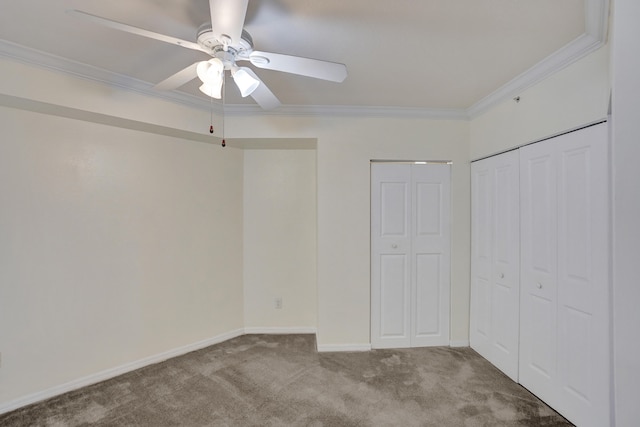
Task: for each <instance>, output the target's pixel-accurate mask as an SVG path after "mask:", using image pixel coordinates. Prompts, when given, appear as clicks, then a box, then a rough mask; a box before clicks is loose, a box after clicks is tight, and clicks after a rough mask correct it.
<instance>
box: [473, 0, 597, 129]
mask: <svg viewBox="0 0 640 427" xmlns="http://www.w3.org/2000/svg"><path fill="white" fill-rule="evenodd" d="M584 8H585V33H584V34H582V35H581V36H580V37H578V38H577V39H575V40H574V41H572V42H570V43H568V44H567V45H565V46H564V47H562V48H560V49H559V50H557V51H556V52H554V53H552V54H551V55H549V56H548V57H546V58H545V59H543V60H542V61H540V62H538V63H537V64H536V65H534V66H533V67H531V68H529V69H528V70H527V71H525V72H524V73H522V74H520V75H519V76H517V77H515V78H514V79H512V80H511V81H509V82H508V83H506V84H505V85H503V86H501V87H500V88H499V89H497V90H496V91H494V92H492V93H491V94H489V95H487V96H486V97H484V98H482V99H481V100H480V101H478V102H476V103H475V104H473V105H472V106H471V107H469V108H468V109H467V110H466V113H467V115H468V116H469V118H471V119H473V118H475V117H477V116H479V115H480V114H482V113H484V112H486V111H487V110H489V109H491V108H492V107H494V106H495V105H497V104H499V103H500V102H502V101H504V100H506V99H511V98H513V97H515V96H517V95H518V94H520V93H521V92H522V91H524V90H525V89H528V88H530V87H531V86H534V85H535V84H537V83H539V82H541V81H542V80H544V79H546V78H547V77H549V76H550V75H552V74H554V73H556V72H558V71H560V70H562V69H563V68H565V67H567V66H569V65H571V64H573V63H574V62H576V61H578V60H579V59H581V58H583V57H585V56H586V55H588V54H590V53H591V52H594V51H596V50H598V49H599V48H601V47H602V46H604V44H605V43H606V41H607V31H608V23H609V0H585V6H584Z"/></svg>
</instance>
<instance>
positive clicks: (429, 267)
mask: <svg viewBox="0 0 640 427" xmlns="http://www.w3.org/2000/svg"><path fill="white" fill-rule="evenodd" d="M441 264H442V260H441V255H440V254H420V255H417V256H416V278H417V280H416V282H417V283H418V284H421V283H440V281H441V272H440V265H441ZM440 300H441V297H440V287H439V286H418V287H417V288H416V298H415V302H416V305H415V306H416V309H415V319H416V321H415V325H416V326H415V336H417V337H422V338H428V337H433V336H437V335H438V334H439V333H440V332H441V326H440V317H441V316H440V315H441V311H442V310H441V309H440Z"/></svg>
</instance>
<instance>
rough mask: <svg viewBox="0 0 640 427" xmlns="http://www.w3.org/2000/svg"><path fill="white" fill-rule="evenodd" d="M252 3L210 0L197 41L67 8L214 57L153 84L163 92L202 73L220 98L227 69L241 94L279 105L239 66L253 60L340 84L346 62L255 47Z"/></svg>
mask: <svg viewBox="0 0 640 427" xmlns="http://www.w3.org/2000/svg"><path fill="white" fill-rule="evenodd" d="M248 3H249V0H209V10H210V14H211V22H210V23H205V24H203V25H201V26H200V27H199V28H198V31H197V34H196V42H191V41H187V40H182V39H178V38H175V37H171V36H166V35H164V34H159V33H155V32H153V31H148V30H145V29H142V28H138V27H134V26H132V25H128V24H123V23H121V22H117V21H113V20H110V19H107V18H103V17H100V16H96V15H92V14H90V13H87V12H83V11H80V10H75V9H74V10H69V11H68V12H69V13H70V14H72V15H75V16H78V17H81V18H84V19H89V20H91V21H93V22H96V23H98V24H100V25H104V26H106V27H109V28H113V29H116V30H120V31H126V32H128V33H132V34H137V35H139V36H143V37H148V38H151V39H155V40H160V41H163V42H166V43H170V44H174V45H178V46H181V47H185V48H188V49H193V50H197V51H200V52H204V53H206V54H208V55H209V56H211V59H209V60H207V61H199V62H196V63H194V64H191V65H189V66H188V67H186V68H185V69H183V70H181V71H178V72H177V73H176V74H174V75H172V76H170V77H169V78H167V79H165V80H163V81H162V82H160V83H158V84H157V85H155V86H154V88H155V89H159V90H172V89H177V88H178V87H180V86H182V85H184V84H186V83H188V82H189V81H191V80H193V79H195V78H196V77H198V78H200V80H201V81H202V86H200V91H202V92H203V93H204V94H206V95H208V96H211V97H213V98H217V99H220V98H221V89H222V84H223V82H224V76H225V72H226V71H229V72H230V74H231V76H232V77H233V80H234V82H235V84H236V86H238V89H240V94H241V95H242V96H243V97H246V96H251V97H252V98H253V99H254V100H255V101H256V102H257V103H258V105H260V106H261V107H262V108H264V109H266V110H270V109H273V108H277V107H278V106H280V105H281V104H280V101H279V100H278V98H277V97H276V96H275V95H274V94H273V92H271V90H269V88H268V87H267V86H266V85H265V84H264V82H263V81H262V80H260V78H259V77H258V76H257V75H256V74H255V72H254V71H253V70H252V69H251V68H249V67H239V66H238V65H237V64H236V62H237V61H249V62H251V64H253V65H254V66H256V67H257V68H263V69H267V70H275V71H283V72H285V73H292V74H298V75H301V76H307V77H313V78H316V79H322V80H328V81H333V82H342V81H343V80H344V79H345V78H346V77H347V67H346V66H345V65H344V64H339V63H336V62H329V61H321V60H318V59H310V58H303V57H299V56H291V55H283V54H279V53H271V52H262V51H257V50H254V49H253V40H252V38H251V35H250V34H249V33H248V32H247V31H245V30H244V29H243V28H242V27H243V25H244V20H245V15H246V13H247V6H248Z"/></svg>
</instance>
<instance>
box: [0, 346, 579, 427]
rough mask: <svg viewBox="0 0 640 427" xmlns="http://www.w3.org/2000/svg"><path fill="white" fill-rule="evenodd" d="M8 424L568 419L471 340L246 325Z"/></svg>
mask: <svg viewBox="0 0 640 427" xmlns="http://www.w3.org/2000/svg"><path fill="white" fill-rule="evenodd" d="M0 425H1V426H81V425H103V426H434V427H436V426H437V427H442V426H465V427H475V426H536V427H537V426H570V425H571V424H570V423H568V422H567V421H566V420H565V419H564V418H562V417H561V416H559V415H558V414H557V413H555V412H554V411H553V410H552V409H550V408H549V407H548V406H546V405H545V404H544V403H542V402H541V401H540V400H538V399H537V398H536V397H535V396H533V395H532V394H531V393H529V392H528V391H527V390H525V389H524V388H522V387H521V386H519V385H518V384H515V383H514V382H513V381H511V380H510V379H509V378H507V377H506V376H505V375H503V374H502V373H501V372H500V371H498V370H497V369H495V368H494V367H493V366H492V365H491V364H489V363H488V362H487V361H486V360H484V359H483V358H481V357H480V356H479V355H478V354H477V353H475V352H474V351H473V350H471V349H469V348H461V349H452V348H446V347H435V348H434V347H432V348H417V349H402V350H374V351H371V352H362V353H317V352H316V351H315V338H314V336H312V335H246V336H242V337H239V338H236V339H233V340H230V341H227V342H225V343H222V344H219V345H215V346H211V347H209V348H206V349H204V350H200V351H196V352H193V353H189V354H187V355H185V356H182V357H177V358H174V359H171V360H169V361H166V362H163V363H159V364H156V365H152V366H149V367H146V368H143V369H139V370H137V371H134V372H131V373H128V374H126V375H122V376H120V377H117V378H114V379H111V380H108V381H105V382H102V383H100V384H96V385H93V386H90V387H86V388H83V389H81V390H77V391H74V392H71V393H67V394H65V395H62V396H58V397H55V398H53V399H50V400H48V401H45V402H42V403H39V404H36V405H32V406H29V407H26V408H22V409H19V410H17V411H14V412H11V413H8V414H4V415H2V416H0Z"/></svg>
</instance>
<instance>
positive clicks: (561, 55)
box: [0, 0, 609, 120]
mask: <svg viewBox="0 0 640 427" xmlns="http://www.w3.org/2000/svg"><path fill="white" fill-rule="evenodd" d="M608 22H609V0H585V33H584V34H583V35H582V36H580V37H578V38H577V39H575V40H574V41H572V42H571V43H569V44H567V45H566V46H564V47H563V48H561V49H560V50H558V51H556V52H554V53H553V54H551V55H550V56H548V57H547V58H545V59H543V60H542V61H540V62H539V63H537V64H536V65H534V66H533V67H531V68H530V69H529V70H527V71H525V72H524V73H522V74H520V75H519V76H517V77H515V78H514V79H512V80H511V81H509V82H508V83H506V84H505V85H503V86H502V87H500V88H499V89H497V90H496V91H494V92H492V93H491V94H489V95H487V96H486V97H484V98H483V99H481V100H480V101H478V102H476V103H475V104H473V105H472V106H470V107H469V108H466V109H437V108H418V107H370V106H355V105H353V106H344V105H283V106H281V107H278V108H276V109H274V110H270V111H265V110H262V109H261V108H260V107H258V106H257V105H244V104H234V105H225V106H224V108H223V106H222V104H220V103H219V102H213V103H211V101H210V100H209V99H204V98H202V97H199V96H195V95H190V94H187V93H184V92H180V91H175V90H174V91H159V90H155V89H153V84H151V83H148V82H145V81H142V80H138V79H134V78H132V77H129V76H125V75H122V74H118V73H114V72H111V71H107V70H104V69H101V68H98V67H94V66H92V65H87V64H84V63H81V62H78V61H73V60H70V59H66V58H62V57H59V56H56V55H52V54H49V53H46V52H42V51H39V50H36V49H32V48H28V47H25V46H21V45H19V44H16V43H12V42H9V41H6V40H0V57H6V58H10V59H13V60H16V61H19V62H22V63H26V64H28V65H33V66H36V67H40V68H45V69H49V70H53V71H56V72H61V73H65V74H69V75H72V76H75V77H79V78H82V79H85V80H91V81H95V82H99V83H102V84H106V85H108V86H113V87H117V88H119V89H123V90H127V91H132V92H136V93H140V94H142V95H146V96H150V97H153V98H157V99H161V100H164V101H170V102H175V103H178V104H182V105H186V106H188V107H192V108H196V109H200V110H205V111H211V109H213V112H214V113H216V114H227V115H234V116H256V115H277V116H326V117H369V118H377V117H387V118H389V117H393V118H424V119H440V120H469V119H472V118H474V117H477V116H478V115H480V114H482V113H484V112H486V111H487V110H489V109H490V108H492V107H494V106H495V105H497V104H498V103H500V102H502V101H504V100H506V99H510V98H513V97H514V96H516V95H518V94H519V93H520V92H522V91H523V90H525V89H528V88H529V87H531V86H533V85H535V84H536V83H539V82H540V81H542V80H544V79H546V78H547V77H549V76H550V75H551V74H553V73H555V72H557V71H559V70H561V69H563V68H565V67H567V66H568V65H570V64H572V63H574V62H575V61H577V60H579V59H581V58H583V57H584V56H586V55H588V54H589V53H591V52H593V51H595V50H597V49H599V48H600V47H602V46H603V45H604V44H605V43H606V39H607V32H608Z"/></svg>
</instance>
